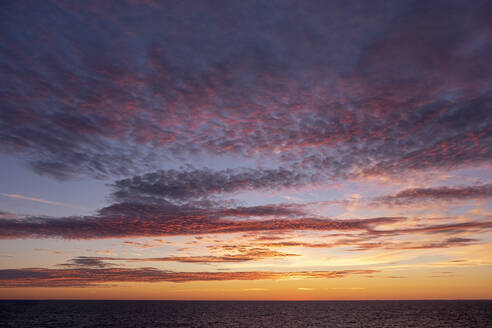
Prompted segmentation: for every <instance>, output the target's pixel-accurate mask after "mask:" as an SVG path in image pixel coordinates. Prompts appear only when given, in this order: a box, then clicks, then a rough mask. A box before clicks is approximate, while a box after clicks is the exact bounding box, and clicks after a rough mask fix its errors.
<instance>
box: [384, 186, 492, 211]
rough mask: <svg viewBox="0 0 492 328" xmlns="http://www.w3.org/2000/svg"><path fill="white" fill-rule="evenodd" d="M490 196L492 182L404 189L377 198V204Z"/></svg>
mask: <svg viewBox="0 0 492 328" xmlns="http://www.w3.org/2000/svg"><path fill="white" fill-rule="evenodd" d="M490 197H492V185H491V184H484V185H477V186H466V187H437V188H412V189H405V190H402V191H400V192H398V193H396V194H394V195H389V196H383V197H379V198H376V199H375V204H378V203H383V204H387V205H398V206H402V205H409V204H414V203H416V202H422V201H424V202H426V201H456V200H469V199H486V198H490Z"/></svg>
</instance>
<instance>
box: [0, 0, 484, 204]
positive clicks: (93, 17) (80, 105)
mask: <svg viewBox="0 0 492 328" xmlns="http://www.w3.org/2000/svg"><path fill="white" fill-rule="evenodd" d="M3 9H4V10H3V12H4V13H6V14H5V15H4V16H2V18H3V19H2V23H1V28H0V37H1V38H2V40H3V43H4V45H5V46H4V51H2V52H1V54H0V60H1V62H2V69H1V71H0V74H1V80H2V81H8V84H5V83H4V85H3V86H2V90H1V94H0V97H1V103H2V110H1V111H0V131H1V132H0V150H1V151H3V152H7V153H9V154H12V155H13V156H17V157H21V158H23V159H24V160H25V161H26V162H27V163H29V165H30V167H31V168H32V169H33V170H34V171H35V172H37V173H39V174H43V175H49V176H53V177H56V178H59V179H66V178H70V177H73V176H74V175H82V176H92V177H96V178H105V177H115V176H122V175H123V176H130V175H134V174H136V173H137V172H142V171H149V170H152V169H154V168H158V167H162V166H161V164H162V163H163V162H165V161H167V159H174V160H176V161H178V162H183V163H190V162H192V163H196V162H197V161H196V155H198V154H202V155H206V156H214V157H217V158H223V157H224V156H228V155H232V156H234V158H241V159H245V160H246V159H251V158H261V159H262V160H268V161H272V162H273V163H275V165H277V167H284V168H286V169H289V170H296V172H294V173H292V176H291V182H290V183H291V184H294V185H295V184H297V183H298V181H297V180H296V179H297V178H296V177H298V176H299V175H301V176H302V175H303V174H307V175H308V176H309V175H310V174H313V172H318V173H319V172H322V173H323V174H324V175H326V176H329V177H343V176H347V175H360V174H364V175H368V174H369V175H374V174H376V175H380V174H401V173H402V172H405V171H409V170H410V171H412V170H422V169H428V168H438V169H439V168H440V169H448V168H454V167H460V166H466V165H477V164H481V163H488V162H490V158H491V155H492V152H491V149H490V147H489V145H490V144H491V136H492V129H491V122H492V116H491V115H492V114H491V113H492V110H491V107H492V98H491V96H490V95H491V92H490V91H491V89H492V84H491V83H492V82H491V79H490V76H492V65H491V64H490V63H491V62H492V57H491V53H492V52H491V51H490V49H491V45H492V38H491V36H490V33H489V31H490V29H491V28H492V26H491V23H490V19H489V18H490V15H491V14H492V6H491V5H490V2H489V1H480V0H477V1H473V2H463V1H446V2H445V3H443V2H442V1H426V3H425V4H423V3H419V4H416V3H415V2H414V1H405V0H401V1H392V2H391V3H389V2H387V1H371V2H370V3H365V4H360V3H347V2H346V1H330V2H329V3H323V2H319V1H303V2H298V1H268V2H267V3H266V2H262V3H256V2H246V3H245V2H242V1H228V2H227V4H224V3H220V4H219V3H215V2H212V3H210V2H209V3H206V4H205V3H201V2H198V1H191V2H166V3H165V4H158V3H156V4H152V5H149V4H146V3H145V2H134V1H128V2H122V1H117V2H113V1H107V2H105V3H103V4H102V3H100V2H99V1H87V2H84V4H83V5H82V4H80V3H76V2H64V1H45V2H43V3H31V2H28V1H12V2H8V3H6V4H3ZM222 173H223V174H224V172H222ZM253 173H254V174H255V175H256V174H259V177H260V178H259V180H254V181H256V183H253V184H252V185H251V187H256V186H258V185H259V186H261V187H263V183H262V182H261V181H263V180H262V179H269V178H272V179H273V180H274V181H273V182H272V183H273V185H275V183H276V182H275V181H276V180H275V179H276V178H275V174H276V173H275V172H271V173H273V176H272V177H267V176H266V175H268V173H260V172H253ZM163 174H164V175H165V174H166V173H163ZM167 174H170V173H169V172H167ZM180 174H183V175H184V176H185V177H187V176H188V175H189V174H190V172H188V171H187V172H175V175H176V176H179V175H180ZM223 174H222V175H219V176H223ZM226 175H227V176H229V177H235V174H232V175H228V174H226ZM256 177H257V176H255V178H256ZM236 178H237V177H236ZM233 180H234V179H233ZM287 180H288V179H285V180H284V181H287ZM127 182H128V183H130V185H132V186H133V183H134V182H135V181H133V180H129V181H127ZM210 182H212V181H210V180H206V181H204V180H200V179H198V182H197V184H198V185H199V186H201V187H203V188H202V189H200V188H199V189H197V191H194V193H200V192H202V191H203V192H204V191H206V190H207V188H208V187H211V188H214V187H213V183H212V185H208V183H210ZM203 183H205V184H207V185H202V184H203ZM280 186H283V184H282V183H280ZM171 187H173V186H172V185H167V186H166V188H171ZM228 188H231V189H230V190H232V189H234V187H233V186H232V185H231V186H230V187H228ZM178 189H179V190H180V191H181V192H184V191H183V190H182V189H180V188H179V186H178ZM214 190H216V189H214ZM185 193H186V192H185ZM177 195H178V194H177ZM181 195H184V194H183V193H181ZM176 197H177V196H176Z"/></svg>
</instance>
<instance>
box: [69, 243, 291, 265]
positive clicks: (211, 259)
mask: <svg viewBox="0 0 492 328" xmlns="http://www.w3.org/2000/svg"><path fill="white" fill-rule="evenodd" d="M290 256H299V255H298V254H291V253H283V252H278V251H275V250H271V249H269V248H259V247H250V248H248V249H242V250H240V252H238V253H229V254H224V255H221V256H212V255H204V256H166V257H144V258H139V257H86V256H79V257H76V258H74V259H72V260H70V263H68V264H62V265H69V266H70V265H74V266H89V267H100V268H102V267H105V266H111V264H110V263H108V261H127V262H180V263H237V262H249V261H257V260H261V259H268V258H282V257H290Z"/></svg>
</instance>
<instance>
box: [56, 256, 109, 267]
mask: <svg viewBox="0 0 492 328" xmlns="http://www.w3.org/2000/svg"><path fill="white" fill-rule="evenodd" d="M59 265H60V266H73V267H80V268H84V267H86V268H99V269H102V268H106V267H110V266H112V264H110V263H107V262H105V261H103V259H102V258H97V257H88V256H77V257H76V258H73V259H71V260H70V261H69V263H63V264H59Z"/></svg>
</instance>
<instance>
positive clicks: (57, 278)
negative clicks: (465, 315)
mask: <svg viewBox="0 0 492 328" xmlns="http://www.w3.org/2000/svg"><path fill="white" fill-rule="evenodd" d="M376 272H378V271H377V270H341V271H309V272H306V271H301V272H272V271H270V272H266V271H249V272H173V271H165V270H158V269H154V268H138V269H126V268H108V269H83V268H77V269H45V268H26V269H7V270H0V288H13V287H88V286H93V285H103V284H108V283H109V284H110V283H118V282H190V281H224V280H265V279H268V280H277V279H289V278H298V279H300V278H303V279H331V278H343V277H346V276H349V275H358V274H359V275H370V274H373V273H376Z"/></svg>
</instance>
